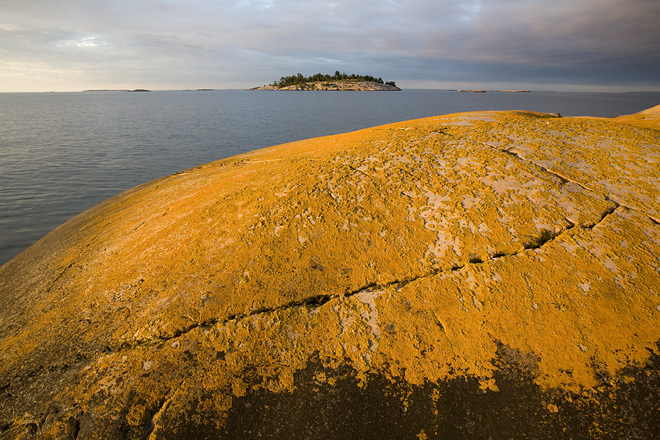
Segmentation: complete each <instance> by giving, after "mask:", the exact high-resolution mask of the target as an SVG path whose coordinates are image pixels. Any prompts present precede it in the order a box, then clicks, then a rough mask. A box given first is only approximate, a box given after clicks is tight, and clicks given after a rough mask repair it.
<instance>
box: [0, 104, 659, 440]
mask: <svg viewBox="0 0 660 440" xmlns="http://www.w3.org/2000/svg"><path fill="white" fill-rule="evenodd" d="M651 114H655V113H651ZM647 116H648V115H647ZM638 119H639V118H636V119H635V118H628V119H625V118H623V119H622V118H618V119H617V120H616V121H618V122H612V121H608V120H597V119H570V118H566V119H562V118H553V117H549V116H547V115H543V114H534V113H528V112H484V113H471V114H458V115H447V116H441V117H434V118H427V119H421V120H416V121H407V122H402V123H397V124H391V125H387V126H382V127H376V128H372V129H368V130H362V131H358V132H355V133H348V134H344V135H338V136H331V137H324V138H317V139H311V140H306V141H300V142H294V143H291V144H286V145H280V146H277V147H273V148H270V149H265V150H261V151H256V152H252V153H248V154H244V155H241V156H238V157H235V158H231V159H226V160H222V161H219V162H214V163H211V164H207V165H203V166H200V167H197V168H194V169H190V170H187V171H185V172H182V173H179V174H176V175H173V176H169V177H166V178H163V179H159V180H157V181H154V182H152V183H150V184H146V185H143V186H141V187H138V188H136V189H134V190H131V191H128V192H126V193H123V194H121V195H119V196H117V197H115V198H113V199H111V200H109V201H107V202H104V203H103V204H101V205H99V206H97V207H95V208H94V209H92V210H90V211H88V212H87V213H84V214H82V215H80V216H78V217H77V218H75V219H73V220H71V221H70V222H69V223H67V224H65V225H63V226H62V227H61V228H59V229H58V230H56V231H55V232H53V233H52V234H50V235H49V236H47V237H46V238H44V239H43V240H42V241H41V242H39V243H37V244H36V245H35V246H34V247H33V248H31V249H29V250H28V251H26V252H25V253H24V254H22V255H21V256H19V257H18V258H16V259H15V260H12V261H11V262H10V263H8V264H6V265H5V266H3V267H2V268H1V269H0V295H1V296H0V298H1V299H2V304H3V307H4V311H3V314H2V321H1V325H2V327H1V328H0V331H1V333H0V336H1V337H2V339H0V353H2V354H1V355H0V356H1V359H2V363H1V366H0V377H1V378H3V382H4V381H6V380H8V379H9V378H12V377H15V375H18V376H16V377H35V375H36V377H42V376H40V375H41V374H42V373H39V374H37V373H34V372H35V371H36V372H41V371H42V370H43V371H47V372H43V381H44V383H46V382H47V383H48V384H50V385H48V386H50V387H51V388H48V387H45V388H44V389H45V391H44V392H45V393H47V394H48V396H49V397H48V398H49V399H51V403H52V404H53V405H56V406H58V407H62V408H76V409H75V411H79V412H84V413H93V414H95V417H97V420H103V421H104V422H103V423H106V424H110V425H112V424H113V423H125V424H127V425H129V426H132V427H135V429H138V427H141V426H147V425H149V424H152V425H154V426H155V428H153V431H152V432H151V436H152V437H151V438H154V439H155V438H161V437H160V436H161V434H162V432H161V431H160V428H159V427H158V426H157V425H160V424H162V423H165V422H164V420H167V419H168V417H169V418H170V419H171V418H172V417H173V416H172V414H176V415H177V417H179V416H180V417H184V418H191V419H192V418H195V417H197V418H200V417H202V416H199V415H195V414H198V413H199V414H202V413H204V412H205V411H212V412H214V413H216V414H220V415H221V416H219V418H218V419H217V420H216V422H217V423H218V426H222V423H223V420H224V419H223V417H224V416H222V415H223V414H225V415H226V413H227V411H229V409H230V408H231V407H232V404H233V403H232V402H233V401H234V399H237V398H240V397H242V396H245V395H246V393H248V392H250V390H257V389H262V390H267V391H269V392H272V393H291V392H293V391H294V390H295V388H296V384H295V374H296V373H297V372H299V371H301V370H303V369H304V368H305V367H306V366H307V365H308V364H309V362H310V360H312V359H317V360H318V361H319V362H320V363H321V364H322V365H323V366H324V367H326V368H328V369H331V370H333V369H338V368H339V367H340V366H342V365H349V366H350V367H351V368H352V369H353V370H354V371H355V374H356V377H357V378H358V380H359V381H361V383H362V384H365V383H368V381H369V380H370V378H371V377H372V376H373V375H375V374H380V375H384V376H386V377H389V378H390V379H392V380H403V381H404V382H405V383H408V384H410V385H411V386H413V385H414V386H421V385H423V384H425V383H438V382H440V381H443V380H448V379H451V378H454V377H458V376H469V377H475V378H477V380H478V381H479V384H480V385H479V386H480V388H481V389H482V390H483V391H484V392H485V393H493V392H498V391H499V387H498V383H497V381H496V380H495V379H494V372H496V371H497V370H498V368H499V367H498V364H497V362H496V361H495V360H496V359H497V358H498V350H500V349H501V347H508V348H509V349H510V350H511V352H512V353H513V352H514V351H515V352H516V353H518V354H519V356H520V359H518V360H517V361H519V362H521V363H522V364H524V365H526V368H529V369H530V371H533V372H534V374H533V380H534V382H535V384H536V385H538V386H539V387H541V388H542V389H560V390H564V391H566V392H573V393H580V392H592V391H593V392H597V391H598V390H599V387H601V386H602V385H603V384H605V383H607V381H608V379H607V378H614V377H618V376H619V375H623V376H622V377H624V380H625V381H628V382H629V381H631V380H633V379H632V378H628V377H625V375H624V374H623V373H622V371H623V369H624V368H625V367H631V366H632V367H635V366H639V365H643V364H644V363H645V362H646V361H647V360H648V358H649V355H650V353H656V354H657V347H656V346H655V342H656V341H657V340H658V339H660V332H659V331H658V329H660V311H659V309H658V307H659V306H660V296H659V294H658V286H660V272H659V271H658V269H657V268H658V267H660V225H659V223H658V220H657V219H658V218H660V213H659V210H660V165H659V164H660V144H659V143H658V136H657V125H656V126H655V128H647V127H641V125H650V124H649V119H644V122H643V123H642V124H639V125H638V126H632V125H629V124H632V123H636V122H639V120H638ZM622 121H623V122H626V124H621V123H619V122H622ZM40 366H41V367H40ZM59 367H61V369H62V371H69V373H67V374H64V375H63V376H61V377H60V376H56V373H52V372H53V371H56V369H57V368H59ZM40 368H41V369H40ZM44 368H45V370H44ZM30 374H32V376H30ZM597 374H598V377H597ZM21 375H23V376H21ZM314 377H315V381H316V382H317V385H318V386H335V384H336V379H335V378H332V377H328V376H326V375H325V373H321V372H319V373H318V374H316V375H315V376H314ZM26 380H27V379H26ZM585 395H588V393H587V394H585ZM436 400H437V396H436ZM26 402H27V401H25V402H19V403H17V405H19V406H20V405H24V406H25V408H24V409H22V410H20V411H21V412H20V416H21V417H24V414H23V413H27V412H29V411H33V410H32V409H30V407H29V405H30V404H29V403H26ZM193 404H194V405H193ZM191 405H192V406H194V407H195V411H197V412H194V411H191V408H192V406H191ZM546 408H547V411H549V412H550V413H561V409H560V408H558V406H557V404H556V403H548V404H547V406H546ZM3 411H4V412H3V417H5V418H8V417H14V419H13V420H14V424H15V425H20V424H21V423H23V424H25V423H24V422H21V421H20V420H18V419H15V417H16V414H18V413H17V412H15V411H13V410H3ZM72 412H74V410H73V409H71V410H70V411H69V412H67V411H64V412H63V413H62V415H61V416H60V419H58V420H60V421H58V422H57V423H60V424H61V423H65V422H64V421H65V420H68V418H67V417H71V414H70V413H72ZM63 420H64V421H63ZM200 420H201V419H200ZM53 423H55V422H53ZM103 423H102V422H100V421H99V422H98V430H97V435H98V436H99V437H102V436H103V434H101V433H102V432H103V429H104V428H103V426H105V425H103ZM65 424H66V423H65ZM53 426H55V425H53ZM58 426H59V425H58ZM62 426H64V425H62ZM66 426H68V425H66ZM48 429H51V430H53V429H56V428H52V427H51V428H48ZM57 429H60V428H57ZM62 429H63V428H62ZM172 429H174V428H172ZM44 432H45V431H44ZM418 436H419V437H420V438H425V437H426V434H425V433H424V431H420V433H419V435H418ZM165 437H166V436H165Z"/></svg>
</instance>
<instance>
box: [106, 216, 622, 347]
mask: <svg viewBox="0 0 660 440" xmlns="http://www.w3.org/2000/svg"><path fill="white" fill-rule="evenodd" d="M619 207H620V205H617V206H615V207H609V208H608V209H607V210H605V212H604V213H603V214H602V216H601V218H600V220H599V221H598V222H596V223H594V224H593V225H581V226H580V228H581V229H582V230H589V231H590V230H593V229H594V228H595V227H596V226H598V225H600V224H601V223H603V222H604V221H605V220H606V219H607V218H608V217H609V216H611V215H612V214H613V213H614V212H615V211H616V210H617V209H618V208H619ZM568 223H569V226H568V227H566V228H564V229H562V230H560V231H558V232H554V231H550V230H542V231H541V233H540V235H539V236H538V237H536V238H535V239H534V240H531V241H530V242H528V243H526V244H525V245H523V246H522V247H521V248H520V249H519V250H517V251H514V252H509V253H505V252H501V253H496V254H493V255H492V256H490V257H489V258H486V259H481V258H473V259H470V260H469V261H468V262H467V263H465V264H462V265H456V266H452V267H450V268H448V269H442V268H439V269H435V270H431V271H429V272H427V273H424V274H421V275H417V276H412V277H409V278H403V279H399V280H393V281H390V282H387V283H384V284H378V283H375V282H374V283H369V284H367V285H366V286H363V287H360V288H359V289H356V290H353V291H349V292H345V293H343V294H340V295H317V296H314V297H310V298H305V299H301V300H298V301H292V302H289V303H286V304H283V305H281V306H278V307H263V308H258V309H254V310H251V311H249V312H247V313H235V314H231V315H229V316H227V317H226V318H225V319H219V318H211V319H207V320H204V321H202V322H197V323H193V324H191V325H189V326H187V327H184V328H182V329H179V330H176V331H175V332H173V333H172V334H171V335H168V336H156V337H153V338H151V339H147V340H143V341H133V342H125V343H123V344H120V345H118V346H116V347H115V348H112V352H118V351H122V350H125V349H133V348H136V347H139V346H153V345H159V344H163V343H165V342H168V341H170V340H173V339H176V338H179V337H181V336H183V335H185V334H187V333H190V332H192V331H194V330H196V329H199V328H205V327H211V326H214V325H225V324H227V323H229V322H231V321H234V320H242V319H246V318H250V317H253V316H257V315H267V314H270V313H277V312H281V311H284V310H288V309H293V308H297V307H307V308H309V309H312V308H316V307H321V306H323V305H325V304H327V303H328V302H330V301H332V300H335V299H340V298H350V297H352V296H355V295H358V294H360V293H365V292H372V291H378V290H386V289H390V288H395V289H400V288H402V287H405V286H406V285H408V284H410V283H414V282H417V281H422V280H425V279H429V278H432V277H434V276H437V275H441V274H443V273H453V272H458V271H460V270H463V269H465V268H466V267H469V266H474V265H482V264H486V263H488V262H490V261H495V260H498V259H502V258H506V257H514V256H517V255H520V254H522V253H523V252H526V251H529V250H537V249H541V248H542V247H544V246H546V245H548V244H549V243H551V242H553V241H555V240H557V239H559V238H560V237H561V236H563V235H564V234H566V233H569V232H570V231H572V230H574V228H575V227H576V226H577V225H576V224H574V223H572V222H570V221H568Z"/></svg>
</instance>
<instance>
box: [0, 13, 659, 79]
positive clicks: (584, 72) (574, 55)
mask: <svg viewBox="0 0 660 440" xmlns="http://www.w3.org/2000/svg"><path fill="white" fill-rule="evenodd" d="M1 2H2V6H1V7H0V89H1V90H10V89H12V87H13V88H17V89H20V88H21V87H23V88H25V87H27V85H29V84H40V85H39V87H40V88H41V89H43V88H52V89H55V88H58V87H59V88H66V87H68V88H72V87H73V85H74V84H81V85H84V86H83V87H85V86H87V85H90V86H91V85H96V86H99V87H101V86H108V87H110V86H112V85H113V84H123V83H126V82H128V81H130V82H131V83H136V82H140V83H142V84H148V85H149V86H151V87H158V86H159V85H161V86H162V88H170V87H173V86H176V85H177V84H181V85H182V86H184V85H186V86H187V85H192V84H194V83H198V84H199V85H212V86H215V87H233V86H237V87H244V86H250V85H259V84H262V83H264V82H270V81H272V80H273V79H277V78H279V76H281V75H288V74H292V73H297V72H302V73H306V74H309V73H315V72H317V71H323V72H331V71H334V70H335V69H339V70H346V71H355V72H356V73H368V74H375V75H378V76H382V77H383V78H391V79H396V80H397V82H407V83H409V84H411V85H414V84H416V83H422V82H423V83H425V84H429V83H433V82H437V83H438V84H447V83H452V82H453V83H456V84H461V82H462V81H471V82H484V83H511V82H525V83H529V84H539V85H562V84H577V85H580V84H582V85H602V86H624V87H625V86H630V87H635V86H647V88H649V89H656V90H657V89H659V88H660V79H659V78H658V77H659V75H657V72H658V69H659V68H660V26H658V25H657V23H658V22H660V2H658V1H657V0H570V1H568V0H558V1H557V0H556V1H553V2H547V1H540V0H495V1H479V0H471V1H463V2H455V1H448V0H441V1H412V0H408V1H406V0H402V1H373V0H366V1H359V2H355V1H353V0H350V1H349V0H340V1H328V0H323V1H317V0H308V1H305V2H300V1H292V0H242V1H224V2H218V1H211V0H204V1H203V0H194V1H191V0H186V1H182V0H170V1H155V0H147V1H135V0H132V1H128V0H117V1H112V2H110V1H100V0H88V1H82V0H78V1H71V0H67V1H64V0H56V1H52V0H51V1H45V0H36V1H33V0H26V1H22V2H13V1H9V0H1ZM73 88H74V89H75V87H73ZM549 88H552V87H549Z"/></svg>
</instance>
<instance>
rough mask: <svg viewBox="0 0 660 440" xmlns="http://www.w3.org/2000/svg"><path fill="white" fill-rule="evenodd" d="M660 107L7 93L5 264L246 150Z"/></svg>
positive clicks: (491, 96) (2, 195) (1, 138)
mask: <svg viewBox="0 0 660 440" xmlns="http://www.w3.org/2000/svg"><path fill="white" fill-rule="evenodd" d="M658 104H660V94H657V93H656V94H644V93H629V94H599V93H552V92H533V93H499V92H488V93H458V92H450V91H428V90H410V91H402V92H267V91H243V90H218V91H203V92H202V91H193V92H187V91H160V92H150V93H126V92H84V93H18V94H13V93H5V94H0V264H4V263H5V262H7V261H8V260H9V259H10V258H12V257H13V256H15V255H17V254H18V253H19V252H20V251H22V250H23V249H25V248H26V247H27V246H29V245H30V244H32V243H34V242H35V241H36V240H38V239H39V238H41V237H42V236H43V235H45V234H46V233H48V232H49V231H51V230H52V229H54V228H55V227H57V226H58V225H60V224H62V223H63V222H65V221H66V220H68V219H70V218H71V217H73V216H75V215H76V214H78V213H80V212H82V211H84V210H86V209H88V208H90V207H92V206H93V205H95V204H97V203H99V202H101V201H102V200H105V199H107V198H108V197H110V196H112V195H115V194H117V193H119V192H121V191H124V190H126V189H129V188H131V187H134V186H136V185H138V184H140V183H144V182H148V181H150V180H153V179H156V178H158V177H162V176H165V175H168V174H172V173H175V172H177V171H180V170H182V169H186V168H190V167H193V166H195V165H200V164H203V163H207V162H210V161H213V160H218V159H222V158H225V157H229V156H233V155H236V154H239V153H243V152H246V151H251V150H255V149H259V148H264V147H268V146H271V145H276V144H280V143H284V142H289V141H294V140H298V139H303V138H309V137H315V136H322V135H328V134H335V133H341V132H346V131H351V130H357V129H361V128H366V127H370V126H374V125H380V124H385V123H389V122H396V121H402V120H407V119H414V118H421V117H425V116H434V115H439V114H445V113H454V112H462V111H473V110H513V109H521V110H533V111H542V112H559V113H561V114H562V115H564V116H577V115H592V116H605V117H612V116H618V115H622V114H630V113H635V112H638V111H640V110H644V109H646V108H649V107H653V106H655V105H658Z"/></svg>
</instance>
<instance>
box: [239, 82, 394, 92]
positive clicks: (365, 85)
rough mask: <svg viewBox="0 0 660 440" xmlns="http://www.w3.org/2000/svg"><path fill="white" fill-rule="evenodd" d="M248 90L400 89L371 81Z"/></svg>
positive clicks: (311, 83)
mask: <svg viewBox="0 0 660 440" xmlns="http://www.w3.org/2000/svg"><path fill="white" fill-rule="evenodd" d="M248 90H330V91H358V92H366V91H383V92H397V91H400V90H401V89H400V88H399V87H397V86H393V85H390V84H381V83H377V82H373V81H350V80H341V81H329V82H328V81H314V82H307V83H304V84H292V85H290V86H284V87H278V86H275V85H272V84H271V85H267V86H261V87H254V88H252V89H248Z"/></svg>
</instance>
